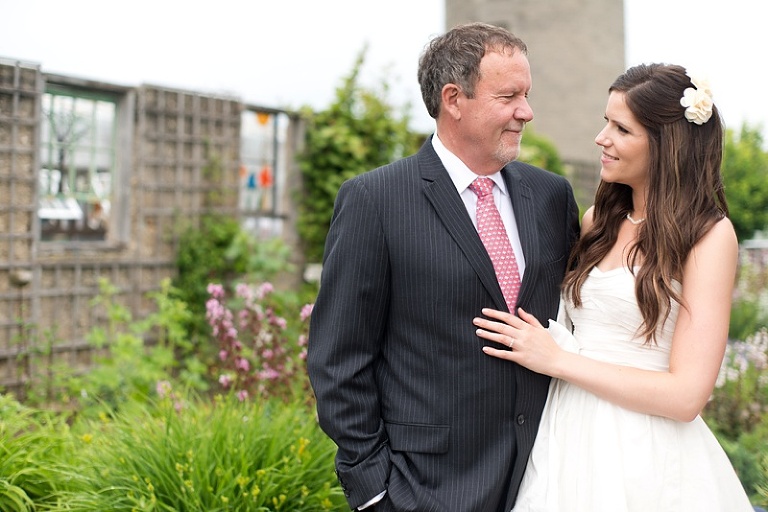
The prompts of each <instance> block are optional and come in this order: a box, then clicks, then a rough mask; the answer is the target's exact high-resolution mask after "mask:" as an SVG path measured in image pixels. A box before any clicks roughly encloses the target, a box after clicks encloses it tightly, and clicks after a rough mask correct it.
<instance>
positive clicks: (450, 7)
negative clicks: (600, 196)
mask: <svg viewBox="0 0 768 512" xmlns="http://www.w3.org/2000/svg"><path fill="white" fill-rule="evenodd" d="M445 6H446V9H445V12H446V27H447V28H450V27H453V26H454V25H457V24H459V23H465V22H469V21H484V22H487V23H491V24H494V25H499V26H503V27H505V28H507V29H509V30H511V31H512V32H513V33H514V34H515V35H517V36H519V37H520V38H521V39H523V41H525V43H526V44H527V45H528V50H529V60H530V63H531V73H532V75H533V90H532V91H531V96H530V98H531V99H530V101H531V106H532V108H533V112H534V120H533V122H532V123H531V124H530V126H529V128H530V129H533V130H534V131H535V132H537V133H539V134H541V135H544V136H546V137H548V138H549V139H551V140H552V141H553V142H554V143H555V145H556V146H557V149H558V151H559V152H560V156H561V157H562V158H563V160H564V161H565V162H566V163H569V164H571V166H572V171H573V176H571V177H572V178H573V182H574V186H576V187H578V189H579V190H578V196H579V202H580V204H584V202H585V201H589V202H591V197H592V195H593V193H594V188H595V186H596V184H597V179H598V173H599V169H600V166H599V162H598V158H599V151H598V149H597V146H596V144H595V142H594V138H595V135H597V133H598V132H599V131H600V129H601V128H602V126H603V113H604V112H605V104H606V100H607V98H608V87H609V86H610V84H611V83H612V82H613V80H614V79H615V78H616V77H617V76H618V75H619V74H620V73H621V72H623V71H624V67H625V57H624V5H623V2H622V1H621V0H514V1H501V0H472V1H466V0H445ZM585 188H587V190H584V189H585Z"/></svg>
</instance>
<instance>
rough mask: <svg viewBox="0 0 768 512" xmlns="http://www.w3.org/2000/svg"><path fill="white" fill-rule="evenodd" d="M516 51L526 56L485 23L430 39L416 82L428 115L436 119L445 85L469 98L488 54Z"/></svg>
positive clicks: (518, 42) (517, 42) (518, 43)
mask: <svg viewBox="0 0 768 512" xmlns="http://www.w3.org/2000/svg"><path fill="white" fill-rule="evenodd" d="M505 50H512V51H515V50H518V51H520V52H522V54H523V55H528V47H527V46H526V44H525V43H524V42H523V41H522V39H520V38H518V37H516V36H515V35H514V34H512V33H511V32H509V31H508V30H506V29H503V28H501V27H497V26H494V25H489V24H487V23H480V22H475V23H467V24H464V25H458V26H456V27H454V28H453V29H451V30H449V31H448V32H446V33H445V34H443V35H440V36H437V37H435V38H434V39H432V40H431V41H430V42H429V43H428V44H427V46H426V47H425V49H424V51H423V53H422V54H421V58H420V59H419V71H418V79H419V85H420V86H421V97H422V98H423V100H424V105H425V106H426V107H427V112H428V113H429V115H430V116H432V117H433V118H434V119H437V116H438V113H439V112H440V101H441V94H442V90H443V87H444V86H445V84H456V85H458V86H459V87H461V89H462V91H463V92H464V94H465V95H466V96H467V97H469V98H472V97H473V96H474V94H475V84H476V83H477V80H478V79H479V78H480V60H481V59H482V58H483V56H484V55H485V54H486V53H488V52H491V51H496V52H502V51H505Z"/></svg>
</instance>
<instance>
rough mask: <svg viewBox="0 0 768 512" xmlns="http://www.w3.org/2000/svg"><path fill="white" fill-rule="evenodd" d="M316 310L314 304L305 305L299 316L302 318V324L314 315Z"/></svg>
mask: <svg viewBox="0 0 768 512" xmlns="http://www.w3.org/2000/svg"><path fill="white" fill-rule="evenodd" d="M314 308H315V305H314V304H304V307H302V308H301V313H300V314H299V318H301V321H302V322H305V321H306V320H307V319H308V318H309V317H310V316H311V315H312V310H313V309H314Z"/></svg>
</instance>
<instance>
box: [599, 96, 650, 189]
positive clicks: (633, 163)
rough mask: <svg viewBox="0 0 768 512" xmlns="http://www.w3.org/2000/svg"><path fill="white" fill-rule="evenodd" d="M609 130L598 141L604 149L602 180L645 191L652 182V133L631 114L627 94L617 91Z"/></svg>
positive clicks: (608, 113) (609, 109)
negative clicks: (649, 181)
mask: <svg viewBox="0 0 768 512" xmlns="http://www.w3.org/2000/svg"><path fill="white" fill-rule="evenodd" d="M605 121H606V124H605V127H604V128H603V129H602V130H601V131H600V133H598V134H597V137H595V142H596V143H597V145H598V146H600V147H601V148H603V153H602V155H601V157H600V164H601V165H602V167H601V169H600V178H601V179H603V180H604V181H607V182H609V183H622V184H624V185H628V186H630V187H632V188H633V189H636V190H637V189H642V188H644V187H645V184H646V181H647V179H648V167H649V160H650V156H649V150H648V132H647V131H646V130H645V127H643V125H641V124H640V122H639V121H638V120H637V118H635V116H634V114H633V113H632V112H631V111H630V110H629V107H628V106H627V104H626V101H625V94H624V93H623V92H617V91H613V92H611V93H610V95H609V96H608V106H607V107H606V109H605Z"/></svg>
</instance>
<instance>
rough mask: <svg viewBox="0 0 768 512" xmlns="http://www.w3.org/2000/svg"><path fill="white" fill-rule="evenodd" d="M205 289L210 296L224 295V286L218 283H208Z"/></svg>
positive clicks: (219, 296)
mask: <svg viewBox="0 0 768 512" xmlns="http://www.w3.org/2000/svg"><path fill="white" fill-rule="evenodd" d="M207 289H208V293H209V294H210V295H211V297H215V298H217V299H221V298H223V297H224V287H223V286H222V285H220V284H215V283H209V284H208V288H207Z"/></svg>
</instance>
